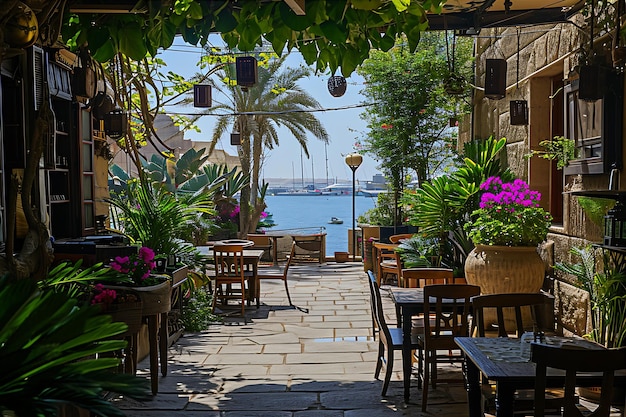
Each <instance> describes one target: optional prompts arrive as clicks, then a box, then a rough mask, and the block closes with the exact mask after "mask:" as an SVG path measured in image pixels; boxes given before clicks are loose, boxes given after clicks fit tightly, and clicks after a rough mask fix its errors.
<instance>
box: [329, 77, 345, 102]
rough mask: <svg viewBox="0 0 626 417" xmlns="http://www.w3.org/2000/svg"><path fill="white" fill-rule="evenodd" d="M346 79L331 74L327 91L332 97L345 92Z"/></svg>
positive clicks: (339, 95)
mask: <svg viewBox="0 0 626 417" xmlns="http://www.w3.org/2000/svg"><path fill="white" fill-rule="evenodd" d="M347 84H348V83H347V82H346V79H345V78H344V77H342V76H340V75H333V76H332V77H330V78H329V79H328V92H329V93H330V95H331V96H333V97H341V96H343V95H344V94H345V93H346V87H347Z"/></svg>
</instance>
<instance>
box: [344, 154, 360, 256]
mask: <svg viewBox="0 0 626 417" xmlns="http://www.w3.org/2000/svg"><path fill="white" fill-rule="evenodd" d="M361 162H363V156H361V155H360V154H358V153H351V154H349V155H347V156H346V164H348V166H349V167H350V169H351V170H352V262H354V261H355V260H356V213H355V196H356V179H355V175H356V170H357V168H358V167H359V166H360V165H361Z"/></svg>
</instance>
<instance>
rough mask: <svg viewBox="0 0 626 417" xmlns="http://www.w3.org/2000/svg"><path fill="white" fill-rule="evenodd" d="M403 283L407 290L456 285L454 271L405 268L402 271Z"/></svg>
mask: <svg viewBox="0 0 626 417" xmlns="http://www.w3.org/2000/svg"><path fill="white" fill-rule="evenodd" d="M402 282H403V284H404V287H405V288H421V287H423V286H425V285H433V284H454V271H452V270H451V269H448V268H405V269H403V270H402Z"/></svg>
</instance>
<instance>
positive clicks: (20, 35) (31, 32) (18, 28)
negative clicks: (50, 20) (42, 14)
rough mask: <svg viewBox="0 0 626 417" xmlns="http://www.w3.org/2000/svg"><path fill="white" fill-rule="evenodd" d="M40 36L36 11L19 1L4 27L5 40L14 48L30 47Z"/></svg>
mask: <svg viewBox="0 0 626 417" xmlns="http://www.w3.org/2000/svg"><path fill="white" fill-rule="evenodd" d="M38 37H39V23H38V22H37V16H36V15H35V12H33V10H32V9H31V8H30V7H28V6H27V5H26V4H24V3H22V2H17V4H16V5H15V10H14V12H13V13H12V15H11V17H10V18H9V19H8V20H7V22H6V25H5V27H4V41H5V42H6V43H7V44H9V45H10V46H11V47H13V48H28V47H29V46H32V45H33V44H34V43H35V42H36V41H37V38H38Z"/></svg>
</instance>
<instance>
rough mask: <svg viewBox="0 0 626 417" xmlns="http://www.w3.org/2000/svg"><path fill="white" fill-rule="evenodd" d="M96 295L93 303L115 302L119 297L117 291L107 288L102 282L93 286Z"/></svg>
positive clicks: (92, 300)
mask: <svg viewBox="0 0 626 417" xmlns="http://www.w3.org/2000/svg"><path fill="white" fill-rule="evenodd" d="M93 289H94V296H93V298H92V299H91V304H105V305H106V304H113V302H114V301H115V299H116V298H117V292H116V291H115V290H112V289H109V288H105V287H104V285H102V284H96V285H94V287H93Z"/></svg>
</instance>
